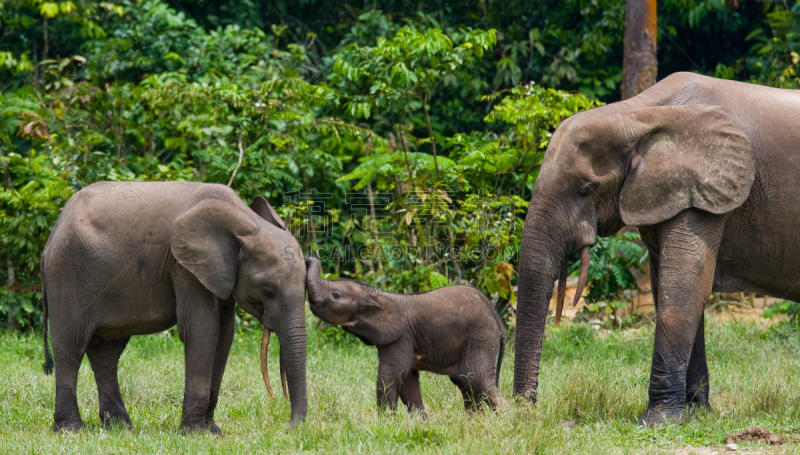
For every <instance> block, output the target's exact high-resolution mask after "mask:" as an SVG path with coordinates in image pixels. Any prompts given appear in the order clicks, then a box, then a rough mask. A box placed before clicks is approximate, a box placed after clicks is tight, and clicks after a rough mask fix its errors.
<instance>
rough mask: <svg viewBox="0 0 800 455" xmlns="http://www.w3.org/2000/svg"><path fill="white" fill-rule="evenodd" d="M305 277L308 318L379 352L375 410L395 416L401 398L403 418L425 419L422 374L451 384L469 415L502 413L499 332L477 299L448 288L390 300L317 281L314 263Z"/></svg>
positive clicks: (353, 286)
mask: <svg viewBox="0 0 800 455" xmlns="http://www.w3.org/2000/svg"><path fill="white" fill-rule="evenodd" d="M306 269H307V270H308V272H307V273H308V276H307V278H306V288H307V289H308V300H309V303H310V304H311V311H312V312H313V313H314V314H315V315H317V316H318V317H319V318H320V319H322V320H324V321H326V322H328V323H330V324H341V326H342V328H344V329H345V330H346V331H348V332H350V333H352V334H354V335H356V336H358V337H359V338H360V339H361V341H363V342H364V343H366V344H368V345H375V346H376V347H377V348H378V359H379V365H378V381H377V390H378V392H377V401H378V408H379V409H386V408H389V409H392V410H394V409H396V408H397V399H398V398H400V399H401V400H402V401H403V404H405V405H406V406H407V407H408V411H409V412H412V411H417V412H421V413H423V414H424V411H425V407H424V405H423V403H422V394H421V393H420V388H419V371H420V370H422V371H430V372H433V373H437V374H444V375H447V376H450V380H451V381H452V382H453V384H455V385H457V386H458V388H459V389H460V390H461V395H462V396H463V398H464V407H465V409H467V410H468V411H470V410H477V409H478V407H479V406H480V404H481V403H482V402H483V401H484V400H486V401H488V403H489V405H490V406H491V407H492V408H497V407H505V406H506V405H507V403H506V400H505V399H504V398H503V397H502V395H500V393H499V392H498V379H499V373H500V366H501V365H502V362H503V352H504V350H505V343H506V341H505V339H506V337H505V332H504V331H503V326H502V324H501V322H500V318H499V317H498V316H497V313H496V312H495V310H494V308H492V306H491V304H490V303H489V301H488V300H487V299H486V296H484V295H483V294H482V293H481V292H480V291H478V290H477V289H475V288H471V287H469V286H451V287H446V288H441V289H437V290H435V291H430V292H426V293H424V294H414V295H402V294H392V293H388V292H383V291H380V290H378V289H375V288H372V287H370V286H366V285H363V284H359V283H354V282H352V281H346V280H336V281H326V280H323V279H322V278H320V263H319V260H318V259H317V258H308V259H306Z"/></svg>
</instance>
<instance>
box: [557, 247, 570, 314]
mask: <svg viewBox="0 0 800 455" xmlns="http://www.w3.org/2000/svg"><path fill="white" fill-rule="evenodd" d="M567 263H568V261H567V258H564V260H563V261H562V263H561V273H560V274H559V275H558V298H557V299H556V327H558V323H559V322H561V312H562V311H563V310H564V296H565V295H566V294H567Z"/></svg>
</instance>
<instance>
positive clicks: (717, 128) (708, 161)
mask: <svg viewBox="0 0 800 455" xmlns="http://www.w3.org/2000/svg"><path fill="white" fill-rule="evenodd" d="M626 115H628V116H630V117H629V119H630V120H631V121H632V122H633V123H634V124H636V127H635V128H634V130H638V131H641V132H643V134H642V135H641V137H640V138H639V140H638V142H637V143H636V145H635V147H634V149H633V151H632V156H631V161H630V162H631V169H630V170H629V172H628V175H627V176H626V178H625V183H624V184H623V186H622V192H621V194H620V214H621V215H622V220H623V221H624V222H625V223H626V224H628V225H633V226H642V225H650V224H657V223H660V222H662V221H664V220H667V219H670V218H672V217H673V216H675V215H677V214H678V212H680V211H682V210H685V209H687V208H690V207H694V208H698V209H702V210H706V211H708V212H711V213H716V214H722V213H726V212H729V211H731V210H733V209H735V208H737V207H739V206H740V205H741V204H742V203H744V201H745V200H746V199H747V198H748V196H749V195H750V187H751V186H752V184H753V179H754V178H755V153H754V151H753V146H752V144H751V142H750V138H749V137H748V136H747V133H745V131H744V130H743V129H742V128H741V127H740V126H739V124H737V123H736V121H735V120H733V118H732V117H731V116H730V115H728V114H727V113H726V112H725V111H724V110H723V109H722V108H721V107H719V106H708V105H687V106H662V107H651V108H643V109H635V110H632V111H628V112H627V113H626Z"/></svg>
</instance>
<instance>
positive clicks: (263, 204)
mask: <svg viewBox="0 0 800 455" xmlns="http://www.w3.org/2000/svg"><path fill="white" fill-rule="evenodd" d="M250 208H251V209H252V210H253V211H254V212H256V213H257V214H258V216H260V217H261V218H264V219H265V220H267V221H269V222H270V223H271V224H273V225H275V226H277V227H279V228H281V229H283V230H284V231H285V230H286V225H285V224H284V223H283V220H282V219H281V217H279V216H278V214H277V213H275V210H273V209H272V206H271V205H269V202H267V200H266V199H265V198H264V196H261V195H258V196H256V198H255V199H253V203H252V204H250Z"/></svg>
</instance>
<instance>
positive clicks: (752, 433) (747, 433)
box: [725, 427, 789, 446]
mask: <svg viewBox="0 0 800 455" xmlns="http://www.w3.org/2000/svg"><path fill="white" fill-rule="evenodd" d="M736 442H760V443H767V444H769V445H771V446H779V445H783V444H786V443H787V442H789V441H788V439H786V438H785V437H784V436H781V435H778V434H774V433H772V432H771V431H769V430H766V429H764V428H761V427H752V428H748V429H746V430H744V431H742V432H740V433H733V434H729V435H728V437H727V438H725V444H733V443H736Z"/></svg>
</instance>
